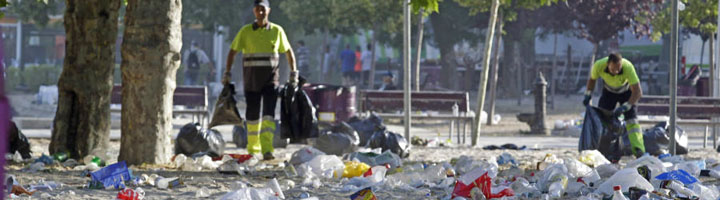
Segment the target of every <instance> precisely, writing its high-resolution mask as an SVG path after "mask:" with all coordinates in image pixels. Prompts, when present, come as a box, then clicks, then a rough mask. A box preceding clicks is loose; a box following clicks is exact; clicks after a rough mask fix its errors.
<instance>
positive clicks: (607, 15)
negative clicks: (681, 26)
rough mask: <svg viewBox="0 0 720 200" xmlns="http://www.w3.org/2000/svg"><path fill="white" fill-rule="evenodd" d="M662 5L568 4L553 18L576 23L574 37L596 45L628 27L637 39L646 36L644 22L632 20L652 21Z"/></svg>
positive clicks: (625, 1)
mask: <svg viewBox="0 0 720 200" xmlns="http://www.w3.org/2000/svg"><path fill="white" fill-rule="evenodd" d="M661 3H662V2H661V0H646V1H637V0H595V1H567V6H566V7H565V8H566V9H565V11H560V13H561V14H560V15H558V16H556V17H559V18H568V17H569V18H571V19H572V20H573V21H574V22H575V23H574V24H575V30H576V34H577V35H578V36H580V37H582V38H585V39H587V40H588V41H590V42H591V43H594V44H597V43H599V42H600V41H603V40H606V39H610V38H612V37H613V36H615V35H617V34H618V32H620V31H622V30H625V29H627V28H631V27H632V28H633V29H632V30H633V32H634V34H635V35H636V36H638V37H640V36H644V35H649V34H650V28H649V26H650V25H649V24H648V23H647V21H639V20H635V19H636V18H639V17H644V18H647V19H653V18H654V17H655V16H656V13H657V12H658V10H659V7H660V6H661Z"/></svg>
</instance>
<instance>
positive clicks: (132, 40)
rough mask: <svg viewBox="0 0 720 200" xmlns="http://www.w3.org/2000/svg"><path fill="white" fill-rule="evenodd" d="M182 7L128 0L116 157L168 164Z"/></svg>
mask: <svg viewBox="0 0 720 200" xmlns="http://www.w3.org/2000/svg"><path fill="white" fill-rule="evenodd" d="M181 11H182V3H181V1H180V0H153V1H141V0H128V6H127V11H126V15H125V38H124V41H123V45H122V74H123V76H122V77H123V80H122V83H123V84H122V85H123V96H122V105H123V106H122V142H121V145H120V156H119V158H118V160H119V161H122V160H124V161H127V162H128V164H131V165H132V164H142V163H149V164H153V163H167V162H168V161H170V156H171V155H172V154H173V152H172V148H171V147H172V145H171V142H170V140H171V138H170V134H171V131H172V123H171V122H172V96H173V92H174V90H175V73H176V72H177V69H178V67H179V66H180V48H181V47H182V31H181V26H180V18H181Z"/></svg>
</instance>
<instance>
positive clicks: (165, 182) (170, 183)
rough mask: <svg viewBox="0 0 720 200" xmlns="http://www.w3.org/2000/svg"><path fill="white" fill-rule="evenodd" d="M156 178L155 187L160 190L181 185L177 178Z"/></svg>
mask: <svg viewBox="0 0 720 200" xmlns="http://www.w3.org/2000/svg"><path fill="white" fill-rule="evenodd" d="M158 178H159V179H158V180H157V183H156V185H157V187H158V188H160V189H172V188H176V187H178V186H180V185H182V181H180V179H179V178H160V177H158Z"/></svg>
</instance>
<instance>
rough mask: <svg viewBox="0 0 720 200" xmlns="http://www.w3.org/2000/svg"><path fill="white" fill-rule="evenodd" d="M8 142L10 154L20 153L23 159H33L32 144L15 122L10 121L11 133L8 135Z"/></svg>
mask: <svg viewBox="0 0 720 200" xmlns="http://www.w3.org/2000/svg"><path fill="white" fill-rule="evenodd" d="M8 141H10V149H9V151H8V153H12V154H14V153H15V152H19V153H20V156H22V158H23V159H29V158H32V155H30V154H31V153H32V151H30V142H28V139H27V137H25V134H23V133H22V131H20V129H19V128H18V127H17V125H15V122H13V121H10V133H9V134H8Z"/></svg>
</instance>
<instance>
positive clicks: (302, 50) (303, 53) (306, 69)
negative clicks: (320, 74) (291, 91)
mask: <svg viewBox="0 0 720 200" xmlns="http://www.w3.org/2000/svg"><path fill="white" fill-rule="evenodd" d="M297 44H298V48H297V50H295V57H296V58H297V67H298V71H300V75H301V76H303V77H305V78H310V76H311V75H312V72H311V71H312V70H310V61H309V58H310V57H309V55H310V49H308V48H307V47H306V46H305V41H302V40H300V41H298V42H297Z"/></svg>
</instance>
